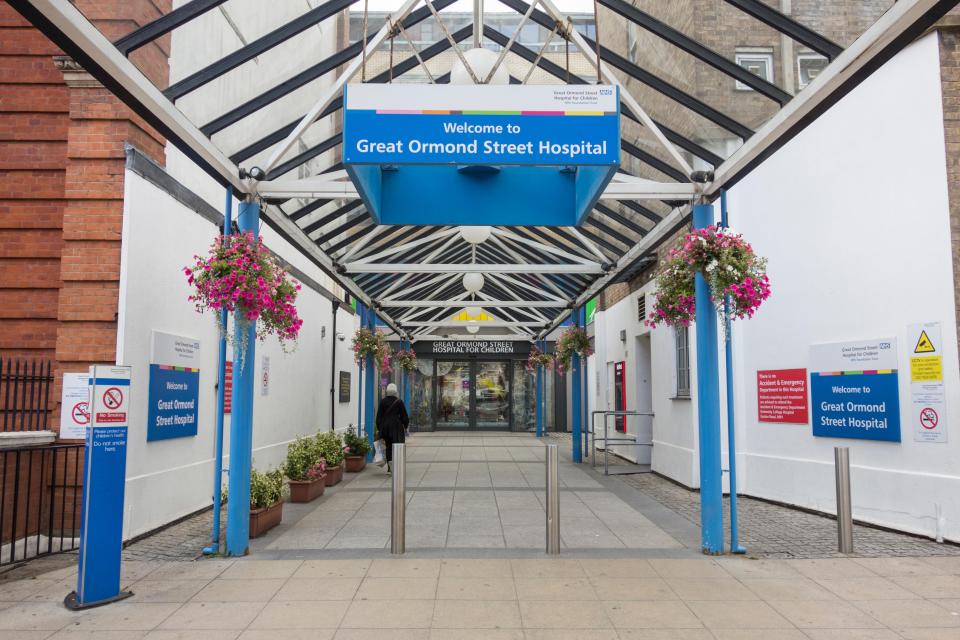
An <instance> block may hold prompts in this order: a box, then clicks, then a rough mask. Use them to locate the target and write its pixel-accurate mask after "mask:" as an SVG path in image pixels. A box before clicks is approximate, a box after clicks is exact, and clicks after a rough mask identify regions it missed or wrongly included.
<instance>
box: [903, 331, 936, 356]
mask: <svg viewBox="0 0 960 640" xmlns="http://www.w3.org/2000/svg"><path fill="white" fill-rule="evenodd" d="M907 344H909V343H907ZM936 350H937V348H936V347H934V346H933V342H932V341H931V340H930V337H929V336H928V335H927V332H926V331H921V332H920V339H919V340H917V346H916V347H914V348H913V352H914V353H934V352H935V351H936Z"/></svg>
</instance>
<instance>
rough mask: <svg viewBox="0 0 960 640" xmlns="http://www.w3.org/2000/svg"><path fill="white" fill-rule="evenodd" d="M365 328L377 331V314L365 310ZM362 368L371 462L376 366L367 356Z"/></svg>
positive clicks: (368, 309)
mask: <svg viewBox="0 0 960 640" xmlns="http://www.w3.org/2000/svg"><path fill="white" fill-rule="evenodd" d="M364 320H365V322H366V326H367V328H368V329H370V331H376V330H377V326H376V325H377V312H376V311H374V310H373V309H370V308H367V314H366V316H365V317H364ZM363 365H364V367H365V368H366V369H367V377H366V379H365V380H364V382H365V385H364V392H363V413H364V416H363V417H364V425H365V426H364V431H366V433H367V441H368V442H369V443H370V450H369V451H368V452H367V460H373V430H374V420H375V418H376V416H375V415H374V408H373V403H374V402H375V399H376V394H377V387H376V384H377V371H376V365H375V364H374V362H373V356H372V355H368V356H367V359H366V361H365V362H364V363H363Z"/></svg>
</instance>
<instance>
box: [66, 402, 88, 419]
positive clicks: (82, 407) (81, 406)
mask: <svg viewBox="0 0 960 640" xmlns="http://www.w3.org/2000/svg"><path fill="white" fill-rule="evenodd" d="M70 415H71V416H73V421H74V422H76V423H77V424H90V408H89V407H88V406H87V403H86V402H78V403H77V404H75V405H73V409H71V410H70Z"/></svg>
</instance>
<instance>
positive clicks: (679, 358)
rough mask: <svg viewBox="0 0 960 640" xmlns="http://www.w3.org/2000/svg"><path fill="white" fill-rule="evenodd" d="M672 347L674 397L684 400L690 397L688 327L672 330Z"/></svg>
mask: <svg viewBox="0 0 960 640" xmlns="http://www.w3.org/2000/svg"><path fill="white" fill-rule="evenodd" d="M681 336H682V337H681ZM673 345H674V361H673V365H674V378H675V383H676V384H675V387H676V388H675V393H676V395H675V396H674V397H676V398H684V399H686V398H689V397H690V327H675V328H674V331H673Z"/></svg>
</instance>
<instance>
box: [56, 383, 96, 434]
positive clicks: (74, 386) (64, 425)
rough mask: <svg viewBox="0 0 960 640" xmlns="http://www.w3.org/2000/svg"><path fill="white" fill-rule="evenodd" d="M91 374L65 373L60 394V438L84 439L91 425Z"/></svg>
mask: <svg viewBox="0 0 960 640" xmlns="http://www.w3.org/2000/svg"><path fill="white" fill-rule="evenodd" d="M89 385H90V374H89V373H64V374H63V391H62V393H61V394H60V439H61V440H83V439H84V438H85V437H86V436H87V427H88V426H90V407H89V405H88V403H89V401H90V397H89V396H90V389H89Z"/></svg>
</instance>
